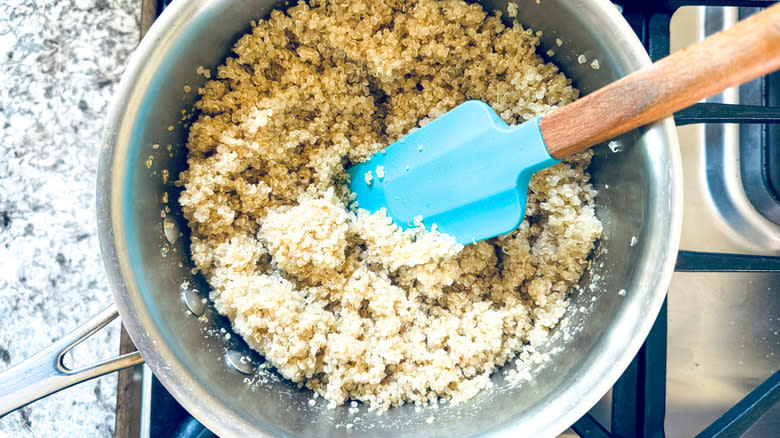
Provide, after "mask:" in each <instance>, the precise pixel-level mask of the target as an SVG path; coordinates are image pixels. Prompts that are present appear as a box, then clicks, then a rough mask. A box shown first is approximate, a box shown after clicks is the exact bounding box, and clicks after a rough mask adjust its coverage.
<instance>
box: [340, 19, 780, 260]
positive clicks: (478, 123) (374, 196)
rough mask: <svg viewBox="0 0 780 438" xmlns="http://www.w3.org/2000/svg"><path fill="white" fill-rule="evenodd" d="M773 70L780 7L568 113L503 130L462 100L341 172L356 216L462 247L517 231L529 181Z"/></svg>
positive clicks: (480, 107) (779, 46) (477, 105)
mask: <svg viewBox="0 0 780 438" xmlns="http://www.w3.org/2000/svg"><path fill="white" fill-rule="evenodd" d="M778 68H780V5H774V6H772V7H770V8H767V9H766V10H764V11H763V12H761V13H758V14H756V15H753V16H751V17H749V18H747V19H745V20H743V21H740V22H739V23H737V24H736V25H735V26H733V27H732V28H731V29H729V30H727V31H724V32H720V33H717V34H715V35H712V36H710V37H708V38H707V39H705V40H703V41H701V42H699V43H696V44H694V45H692V46H690V47H688V48H686V49H684V50H681V51H678V52H676V53H674V54H672V55H670V56H668V57H666V58H664V59H662V60H660V61H658V62H656V63H655V64H653V65H651V66H649V67H647V68H645V69H642V70H639V71H637V72H635V73H632V74H630V75H628V76H626V77H624V78H622V79H620V80H618V81H616V82H614V83H612V84H610V85H607V86H605V87H603V88H601V89H599V90H597V91H595V92H593V93H591V94H589V95H587V96H585V97H583V98H581V99H579V100H577V101H575V102H573V103H571V104H569V105H566V106H564V107H561V108H559V109H556V110H555V111H553V112H551V113H549V114H547V115H544V116H541V117H537V118H534V119H531V120H528V121H526V122H524V123H522V124H520V125H517V126H508V125H507V124H506V123H504V122H503V121H502V120H501V119H500V118H499V117H498V115H496V113H495V112H493V110H492V109H491V108H490V106H489V105H487V104H486V103H484V102H480V101H473V100H472V101H467V102H465V103H463V104H461V105H460V106H458V107H456V108H455V109H453V110H451V111H449V112H448V113H446V114H444V115H443V116H441V117H439V118H437V119H436V120H434V121H432V122H430V123H428V124H427V125H425V126H423V127H421V128H419V129H416V130H414V131H412V132H411V133H409V134H408V135H407V136H405V137H404V138H402V139H401V140H399V141H397V142H395V143H393V144H391V145H390V146H388V147H387V148H386V149H385V150H384V151H382V152H380V153H377V154H374V155H373V156H372V157H371V158H370V159H369V160H368V161H366V162H363V163H359V164H356V165H354V166H352V167H351V168H350V169H348V174H349V176H350V183H349V184H350V188H351V189H352V191H353V192H354V193H355V194H356V195H357V198H356V201H357V203H358V207H359V208H365V209H366V210H369V211H372V212H373V211H378V210H380V209H381V208H385V209H386V212H387V214H388V215H389V216H390V217H391V218H392V219H393V221H394V222H395V223H397V224H399V225H401V226H402V227H404V228H407V227H413V226H415V225H416V224H419V221H420V220H422V223H423V224H424V225H425V226H426V227H427V228H429V229H430V228H432V226H433V225H434V224H435V225H436V228H437V229H438V230H439V231H441V232H443V233H447V234H450V235H452V236H454V237H455V239H456V240H457V241H458V242H459V243H463V244H467V243H471V242H476V241H479V240H484V239H488V238H490V237H494V236H497V235H500V234H504V233H507V232H510V231H512V230H514V229H515V228H516V227H517V226H518V225H519V224H520V222H521V221H522V220H523V216H524V214H525V203H526V192H527V191H528V183H529V181H530V178H531V175H532V174H533V173H534V172H536V171H538V170H540V169H543V168H545V167H549V166H552V165H554V164H556V163H558V162H559V161H560V160H561V159H562V158H564V157H566V156H567V155H570V154H574V153H576V152H580V151H582V150H585V149H586V148H588V147H590V146H593V145H596V144H599V143H601V142H604V141H606V140H609V139H611V138H614V137H616V136H618V135H620V134H623V133H625V132H628V131H630V130H632V129H635V128H638V127H640V126H644V125H646V124H648V123H651V122H654V121H657V120H659V119H661V118H663V117H665V116H667V115H669V114H672V113H673V112H675V111H678V110H680V109H683V108H685V107H688V106H690V105H692V104H694V103H696V102H698V101H699V100H701V99H703V98H706V97H709V96H712V95H714V94H716V93H718V92H720V91H723V90H725V89H726V88H729V87H732V86H735V85H739V84H741V83H744V82H747V81H749V80H751V79H754V78H756V77H759V76H762V75H765V74H768V73H771V72H773V71H775V70H777V69H778Z"/></svg>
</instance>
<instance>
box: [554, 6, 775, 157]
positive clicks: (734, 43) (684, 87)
mask: <svg viewBox="0 0 780 438" xmlns="http://www.w3.org/2000/svg"><path fill="white" fill-rule="evenodd" d="M778 68H780V4H776V5H774V6H772V7H769V8H767V9H766V10H764V11H762V12H760V13H758V14H755V15H753V16H751V17H749V18H747V19H745V20H742V21H740V22H739V23H737V24H736V25H734V26H733V27H732V28H730V29H728V30H726V31H723V32H719V33H717V34H714V35H712V36H710V37H708V38H707V39H705V40H703V41H700V42H698V43H696V44H694V45H692V46H690V47H688V48H686V49H684V50H680V51H679V52H675V53H673V54H672V55H670V56H667V57H666V58H664V59H662V60H660V61H658V62H656V63H655V64H653V65H652V66H649V67H647V68H644V69H642V70H639V71H637V72H635V73H632V74H630V75H628V76H626V77H624V78H622V79H620V80H618V81H616V82H614V83H612V84H610V85H607V86H606V87H604V88H601V89H599V90H597V91H595V92H593V93H591V94H589V95H587V96H585V97H583V98H581V99H579V100H577V101H575V102H573V103H571V104H569V105H566V106H564V107H562V108H559V109H557V110H555V111H553V112H551V113H550V114H547V115H546V116H544V117H543V118H542V120H541V121H540V124H539V127H540V129H541V132H542V137H543V138H544V141H545V144H546V145H547V149H548V151H549V152H550V155H552V156H553V157H555V158H558V159H560V158H563V157H565V156H567V155H570V154H573V153H576V152H579V151H582V150H584V149H586V148H588V147H590V146H593V145H595V144H598V143H601V142H603V141H606V140H609V139H611V138H613V137H616V136H618V135H620V134H623V133H625V132H628V131H630V130H632V129H634V128H637V127H640V126H643V125H646V124H648V123H651V122H654V121H656V120H660V119H662V118H664V117H666V116H668V115H669V114H672V113H674V112H675V111H678V110H681V109H683V108H686V107H688V106H690V105H693V104H694V103H696V102H698V101H700V100H701V99H704V98H706V97H710V96H712V95H715V94H717V93H719V92H721V91H723V90H725V89H727V88H729V87H733V86H735V85H739V84H742V83H744V82H747V81H749V80H751V79H754V78H757V77H759V76H762V75H765V74H768V73H771V72H773V71H775V70H777V69H778Z"/></svg>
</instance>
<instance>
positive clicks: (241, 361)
mask: <svg viewBox="0 0 780 438" xmlns="http://www.w3.org/2000/svg"><path fill="white" fill-rule="evenodd" d="M225 363H227V364H228V365H230V366H231V367H233V368H235V369H236V371H238V372H239V373H241V374H252V373H253V372H254V371H255V367H254V366H253V365H252V359H250V358H249V357H247V356H246V355H244V354H242V353H240V352H238V351H236V350H228V351H226V352H225Z"/></svg>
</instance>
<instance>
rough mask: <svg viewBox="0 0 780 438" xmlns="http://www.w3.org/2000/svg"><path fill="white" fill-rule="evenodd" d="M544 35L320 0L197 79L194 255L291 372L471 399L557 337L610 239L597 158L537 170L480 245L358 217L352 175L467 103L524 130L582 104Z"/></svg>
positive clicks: (332, 382) (458, 16)
mask: <svg viewBox="0 0 780 438" xmlns="http://www.w3.org/2000/svg"><path fill="white" fill-rule="evenodd" d="M538 44H539V39H538V37H537V36H536V35H535V34H534V33H533V32H532V31H530V30H526V29H524V28H523V27H522V26H521V25H519V24H516V25H514V27H506V26H504V24H502V22H501V21H500V19H498V18H496V17H495V16H488V15H487V14H486V12H485V11H484V10H482V8H481V7H480V6H479V5H474V4H467V3H465V2H463V1H460V0H444V1H434V0H419V1H404V0H388V1H384V2H374V1H371V0H355V1H350V2H337V1H328V0H311V1H310V2H308V4H305V3H301V4H300V5H298V6H295V7H293V8H290V9H288V10H286V11H285V12H282V11H273V12H272V13H271V16H270V18H269V19H267V20H261V21H259V22H257V23H256V26H254V27H253V29H252V31H251V33H249V34H248V35H245V36H244V37H242V38H241V39H240V40H239V41H238V42H237V43H236V45H235V47H234V49H233V54H232V55H231V56H230V57H228V58H227V59H226V61H225V64H224V65H222V66H220V67H218V68H217V69H216V72H215V74H214V75H213V77H214V79H213V80H211V81H209V82H207V83H206V85H205V86H204V87H203V88H202V89H200V90H199V93H200V94H201V98H200V100H199V101H198V102H197V104H196V114H197V119H196V121H195V122H194V123H193V124H192V126H191V128H190V132H189V141H188V148H189V156H188V164H189V167H188V169H187V170H185V171H184V172H182V173H181V175H180V180H179V182H178V184H180V185H183V186H184V191H183V192H182V193H181V195H180V197H179V202H180V204H181V206H182V210H183V212H184V214H185V216H186V218H187V220H188V221H189V226H190V228H191V230H192V245H191V249H192V258H193V260H194V262H195V264H196V266H197V268H198V269H199V270H200V271H201V272H202V273H203V274H204V275H205V276H206V278H207V279H208V281H209V283H210V285H211V287H212V291H211V295H210V297H211V299H212V300H213V301H214V304H215V306H216V308H217V310H218V311H219V312H220V313H222V314H224V315H226V316H227V317H228V318H229V319H230V320H231V321H232V324H233V329H234V330H235V332H236V333H238V334H240V335H241V336H242V337H243V338H244V339H245V340H246V341H247V343H248V344H249V345H250V346H251V347H252V348H254V349H256V350H257V351H259V352H260V353H262V354H263V355H265V357H266V359H267V361H268V363H269V364H271V365H273V366H274V367H275V368H276V369H277V370H278V371H279V372H280V373H281V374H282V375H283V376H284V377H286V378H288V379H290V380H292V381H294V382H299V383H301V384H303V385H305V386H306V387H308V388H311V389H313V390H314V391H315V392H317V393H319V394H320V395H322V396H324V397H325V398H327V399H328V400H329V404H330V405H332V406H335V405H336V404H343V403H344V402H346V401H347V400H360V401H362V402H364V403H366V404H367V405H369V407H370V408H371V409H380V410H384V409H387V408H389V407H390V406H396V405H401V404H403V403H405V402H416V403H428V402H431V401H435V400H438V399H440V398H443V399H450V400H452V401H453V402H458V401H461V400H465V399H467V398H469V397H472V396H473V395H475V394H476V393H477V392H478V391H479V390H480V389H482V388H485V387H488V386H490V380H489V376H490V374H491V373H493V372H494V371H496V369H497V368H498V367H500V366H501V365H503V364H504V363H506V362H507V361H509V360H510V359H512V358H514V357H515V356H516V355H517V353H518V351H520V350H521V349H523V348H528V347H529V346H534V345H538V344H541V343H543V342H544V341H545V340H546V339H547V335H548V333H549V332H550V331H551V330H552V329H553V328H554V327H555V326H556V325H557V324H558V322H559V321H560V319H561V317H562V316H563V315H564V313H565V312H566V310H567V306H568V301H567V298H568V294H569V291H570V289H571V288H572V287H573V286H574V285H575V284H576V283H577V281H578V279H579V278H580V276H581V274H582V272H583V269H584V267H585V266H586V259H587V257H588V254H589V253H590V251H591V249H592V247H593V242H594V241H595V240H596V239H597V238H598V237H599V235H600V233H601V224H600V223H599V221H598V220H597V219H596V218H595V216H594V213H593V207H592V203H593V197H594V196H595V191H594V190H593V188H592V187H591V186H590V184H589V183H588V179H589V176H588V174H587V173H586V171H585V169H586V167H587V165H588V163H589V161H590V157H591V154H590V152H588V153H583V154H580V155H578V156H576V157H574V158H571V159H569V160H567V161H565V162H563V163H560V164H558V165H556V166H554V167H552V168H549V169H546V170H543V171H540V172H538V173H537V174H536V175H534V177H533V178H532V180H531V184H530V189H529V192H528V205H527V209H526V220H524V221H523V223H522V224H521V225H520V226H519V227H518V228H517V229H516V230H515V231H513V232H511V233H509V234H507V235H504V236H501V237H498V238H494V239H490V240H488V241H483V242H478V243H476V244H470V245H466V246H465V247H463V246H460V245H456V244H455V241H454V239H453V238H452V237H450V236H446V235H442V234H440V233H438V232H435V231H425V229H424V228H423V226H420V227H418V228H416V229H411V230H404V231H402V230H400V229H399V228H398V227H397V226H395V225H394V224H393V223H392V221H391V220H390V218H388V217H386V216H385V214H384V212H378V213H374V214H369V213H368V212H366V211H364V210H357V211H351V210H349V209H347V207H346V206H347V205H348V203H349V202H350V193H349V191H348V189H347V188H346V186H345V184H344V181H345V178H346V173H345V168H346V167H348V166H349V165H350V164H351V163H355V162H359V161H363V160H366V159H367V158H368V157H370V156H371V155H372V154H373V153H375V152H377V151H379V150H382V148H384V147H385V146H386V145H388V144H390V143H392V142H393V141H396V140H398V139H399V138H400V137H401V136H403V135H404V134H406V133H407V132H408V131H409V130H411V129H413V128H415V127H418V126H422V124H424V123H426V122H428V121H430V120H432V119H434V118H436V117H438V116H440V115H442V114H444V113H445V112H446V111H448V110H450V109H452V108H453V107H455V106H456V105H458V104H460V103H462V102H463V101H465V100H467V99H480V100H483V101H485V102H488V103H489V104H490V105H491V106H492V107H493V109H494V110H495V111H496V112H497V113H498V114H499V115H500V116H501V118H502V119H503V120H505V121H506V122H507V123H510V124H517V123H521V122H523V121H525V120H527V119H530V118H532V117H534V116H536V115H539V114H545V113H547V112H549V111H551V110H553V109H555V108H556V107H558V106H561V105H565V104H567V103H569V102H571V101H573V100H574V99H576V97H577V91H576V90H575V89H573V88H572V87H571V85H570V81H569V80H568V79H567V78H566V77H564V76H563V74H561V73H560V72H559V71H558V68H557V67H556V66H555V65H553V64H549V63H547V64H545V63H544V61H543V60H542V59H541V58H540V57H539V56H538V55H537V53H536V48H537V46H538ZM201 72H202V73H204V74H205V73H206V72H207V70H205V69H202V68H201ZM427 225H433V224H427ZM521 359H522V355H521V356H520V358H518V359H517V360H521Z"/></svg>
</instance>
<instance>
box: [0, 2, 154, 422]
mask: <svg viewBox="0 0 780 438" xmlns="http://www.w3.org/2000/svg"><path fill="white" fill-rule="evenodd" d="M139 14H140V1H139V0H2V1H1V2H0V316H2V317H1V318H0V370H3V369H5V368H7V367H8V366H9V365H11V364H14V363H16V362H19V361H21V360H22V359H24V358H26V357H28V356H30V355H32V354H33V353H35V352H36V351H38V350H40V349H42V348H44V347H46V346H47V345H48V344H50V343H51V342H52V341H53V340H55V339H57V338H59V337H60V336H62V335H63V334H65V333H67V332H69V331H70V330H72V329H74V328H75V327H76V326H77V325H79V324H81V323H83V322H85V321H87V320H88V319H89V318H90V317H92V316H94V315H95V314H97V312H98V311H99V310H100V309H102V308H103V307H104V306H106V305H108V304H109V303H110V302H111V300H112V298H111V294H110V292H109V290H108V286H107V282H106V280H105V278H104V274H103V266H102V262H101V259H100V251H99V246H98V239H97V234H96V233H97V229H96V223H95V175H96V172H97V154H98V146H99V144H100V137H101V131H102V128H103V118H104V116H105V114H106V112H107V108H108V105H109V102H110V101H111V97H112V94H113V92H114V89H115V88H116V85H117V83H118V81H119V78H120V76H121V74H122V71H123V70H124V66H125V64H126V61H127V58H128V56H129V54H130V52H131V51H132V49H133V48H134V47H135V45H136V44H137V42H138V22H139V19H140V18H139ZM118 350H119V329H118V325H117V324H116V323H114V324H112V326H110V327H108V328H107V329H104V330H102V331H101V332H99V333H98V334H96V335H95V336H94V337H93V338H92V339H90V340H89V341H87V342H86V343H85V345H84V347H81V348H79V349H78V350H77V354H76V356H77V358H78V359H77V360H76V361H77V363H87V362H88V361H90V360H94V359H100V358H105V357H109V356H111V355H115V354H116V353H117V352H118ZM0 385H2V383H0ZM115 400H116V376H115V375H110V376H106V377H102V378H99V379H96V380H93V381H90V382H86V383H83V384H81V385H78V386H75V387H73V388H70V389H67V390H65V391H62V392H60V393H58V394H55V395H53V396H50V397H48V398H45V399H43V400H41V401H38V402H36V403H33V404H31V405H29V406H27V407H25V408H23V409H21V410H19V411H17V412H14V413H12V414H10V415H8V416H6V417H5V418H2V419H0V437H5V436H8V437H20V436H35V437H54V436H57V437H60V436H73V437H87V436H89V437H108V436H112V435H113V430H114V415H115V414H114V411H115V403H116V401H115Z"/></svg>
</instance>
